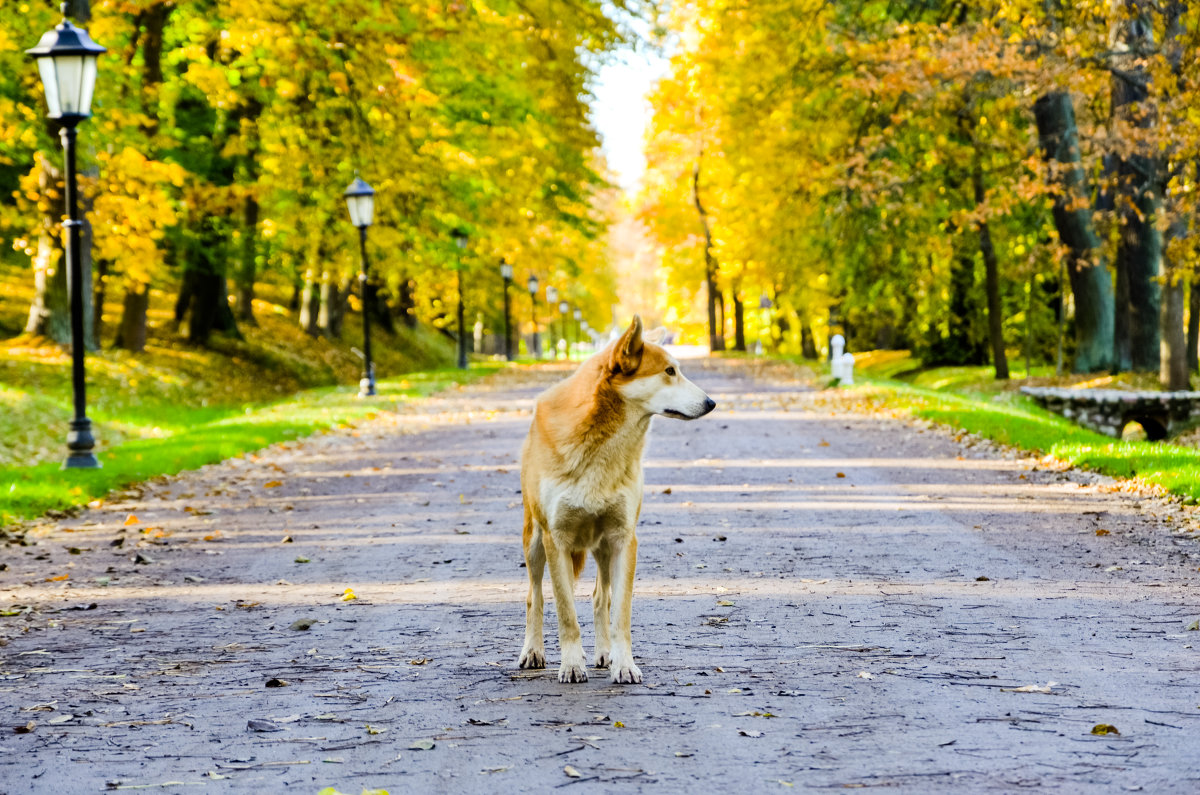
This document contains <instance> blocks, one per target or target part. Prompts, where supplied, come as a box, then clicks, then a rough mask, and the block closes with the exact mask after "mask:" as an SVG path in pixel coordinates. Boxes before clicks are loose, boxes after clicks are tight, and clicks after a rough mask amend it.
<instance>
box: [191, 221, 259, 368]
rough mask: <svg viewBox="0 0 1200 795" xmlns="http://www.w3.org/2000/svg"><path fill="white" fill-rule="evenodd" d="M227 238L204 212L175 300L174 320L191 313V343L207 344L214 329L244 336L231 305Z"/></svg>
mask: <svg viewBox="0 0 1200 795" xmlns="http://www.w3.org/2000/svg"><path fill="white" fill-rule="evenodd" d="M227 243H228V241H227V239H226V237H225V235H224V233H223V232H222V231H221V228H220V224H219V221H218V219H216V218H215V217H213V216H211V215H205V216H204V217H203V219H202V220H201V221H200V223H199V225H198V226H197V228H196V229H195V231H194V232H193V233H192V235H191V239H190V240H189V241H188V246H187V254H186V260H185V263H184V273H183V283H182V285H181V286H180V291H179V299H178V300H177V301H176V302H175V321H176V322H177V323H178V322H181V321H182V320H183V318H184V317H185V316H188V336H187V338H188V342H191V343H192V344H195V345H207V344H208V340H209V337H210V336H211V335H212V332H214V331H219V332H222V333H224V334H227V335H229V336H231V337H235V338H237V339H241V338H242V335H241V332H240V331H238V327H237V319H236V318H235V317H234V316H233V310H232V309H230V308H229V285H228V284H227V283H226V281H225V270H224V269H225V253H226V250H227Z"/></svg>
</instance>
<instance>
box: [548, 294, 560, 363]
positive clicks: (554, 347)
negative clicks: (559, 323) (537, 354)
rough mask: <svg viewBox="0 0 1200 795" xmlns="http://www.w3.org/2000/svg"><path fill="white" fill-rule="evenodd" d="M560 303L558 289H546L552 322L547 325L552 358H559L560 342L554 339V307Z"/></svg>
mask: <svg viewBox="0 0 1200 795" xmlns="http://www.w3.org/2000/svg"><path fill="white" fill-rule="evenodd" d="M557 303H558V288H557V287H554V286H549V287H547V288H546V306H548V307H549V308H550V322H549V324H547V327H546V333H547V334H549V335H550V357H551V358H553V359H557V358H558V341H557V340H555V339H554V305H555V304H557Z"/></svg>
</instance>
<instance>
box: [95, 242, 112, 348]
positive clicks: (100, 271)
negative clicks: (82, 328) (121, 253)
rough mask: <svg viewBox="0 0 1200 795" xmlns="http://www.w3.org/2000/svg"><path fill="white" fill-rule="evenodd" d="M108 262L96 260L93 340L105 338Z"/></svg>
mask: <svg viewBox="0 0 1200 795" xmlns="http://www.w3.org/2000/svg"><path fill="white" fill-rule="evenodd" d="M108 271H109V262H108V260H104V259H101V260H96V279H95V281H94V282H93V284H92V339H94V340H96V341H97V343H98V342H99V340H100V339H102V338H103V334H102V332H103V330H104V329H103V326H104V300H105V295H104V292H105V289H106V288H107V287H108V284H107V277H108Z"/></svg>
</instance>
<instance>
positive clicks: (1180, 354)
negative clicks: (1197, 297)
mask: <svg viewBox="0 0 1200 795" xmlns="http://www.w3.org/2000/svg"><path fill="white" fill-rule="evenodd" d="M1186 6H1187V3H1186V2H1183V0H1168V2H1166V3H1164V4H1163V5H1162V13H1163V17H1164V22H1165V24H1164V26H1163V45H1164V50H1165V52H1166V55H1167V61H1168V62H1169V63H1170V64H1171V71H1172V73H1173V75H1174V76H1175V85H1174V89H1168V90H1167V91H1166V92H1164V93H1167V94H1169V93H1172V91H1173V90H1182V89H1183V87H1184V86H1183V84H1182V79H1181V77H1182V69H1183V41H1182V37H1183V35H1184V29H1183V25H1182V23H1181V20H1182V18H1183V14H1184V12H1185V11H1186ZM1172 121H1174V120H1172ZM1157 159H1158V160H1159V162H1158V173H1159V174H1161V175H1162V177H1163V182H1162V183H1160V184H1159V185H1158V186H1157V191H1158V193H1159V195H1160V196H1162V197H1163V202H1164V206H1165V208H1166V209H1167V214H1168V216H1169V217H1170V218H1171V222H1170V224H1169V225H1168V227H1167V229H1166V232H1165V234H1164V240H1163V251H1164V252H1165V253H1166V254H1167V256H1165V257H1164V259H1163V276H1164V283H1163V297H1162V311H1161V313H1160V315H1159V322H1160V326H1159V333H1160V334H1161V338H1162V350H1161V354H1160V357H1159V373H1158V378H1159V382H1160V383H1162V385H1163V386H1164V387H1166V388H1167V389H1170V390H1183V389H1187V388H1188V387H1189V384H1188V375H1189V373H1190V372H1191V361H1192V360H1190V359H1188V353H1187V343H1188V340H1187V335H1186V333H1185V331H1184V326H1183V315H1184V309H1183V304H1184V298H1183V284H1184V269H1183V267H1182V265H1181V263H1179V262H1177V261H1176V258H1174V257H1171V256H1169V253H1170V252H1171V250H1172V249H1171V243H1172V241H1176V240H1180V239H1182V238H1183V237H1184V236H1185V235H1187V231H1188V230H1187V227H1188V219H1187V218H1186V217H1184V216H1183V214H1182V208H1181V207H1180V206H1179V205H1180V204H1181V202H1180V201H1179V197H1178V196H1177V195H1175V193H1173V192H1172V189H1171V184H1172V183H1173V182H1174V179H1173V178H1175V177H1181V176H1183V173H1182V168H1181V165H1182V164H1181V163H1180V162H1179V161H1178V160H1177V161H1175V162H1174V163H1172V162H1171V160H1170V159H1169V158H1168V157H1167V156H1166V155H1165V154H1160V155H1159V156H1158V158H1157ZM1189 162H1190V161H1189Z"/></svg>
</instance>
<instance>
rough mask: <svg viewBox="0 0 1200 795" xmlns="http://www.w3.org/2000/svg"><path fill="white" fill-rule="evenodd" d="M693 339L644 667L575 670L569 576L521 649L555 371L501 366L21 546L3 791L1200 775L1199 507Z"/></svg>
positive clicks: (647, 605) (1085, 786)
mask: <svg viewBox="0 0 1200 795" xmlns="http://www.w3.org/2000/svg"><path fill="white" fill-rule="evenodd" d="M688 369H689V370H690V373H691V375H692V376H693V379H694V380H695V381H697V383H699V384H701V385H702V386H703V387H705V388H707V389H708V390H709V392H710V394H711V395H712V396H713V397H714V398H715V399H716V400H717V401H718V402H719V404H720V405H719V406H718V408H717V410H716V411H715V412H714V413H713V414H711V415H709V416H708V417H706V418H704V419H702V420H700V421H697V422H693V423H684V422H678V421H673V420H665V419H661V418H660V419H656V420H655V423H654V428H653V430H652V431H651V439H650V444H649V448H648V453H647V459H646V483H647V486H646V497H645V505H644V508H643V514H642V521H641V523H640V528H639V538H640V541H641V543H640V562H639V570H638V578H637V586H636V593H635V599H634V621H633V626H634V635H633V638H634V653H635V656H636V658H637V662H638V665H639V666H640V667H641V670H642V673H643V676H644V681H643V683H642V684H641V685H623V686H616V685H612V684H610V683H609V682H608V679H607V677H606V676H605V675H603V674H602V673H601V672H595V675H593V676H592V678H591V680H590V681H589V682H587V683H585V684H577V685H565V684H560V683H558V681H556V668H557V664H558V655H557V643H556V637H555V632H554V629H553V628H554V626H555V625H554V621H553V604H552V603H551V604H549V605H547V652H548V654H549V657H550V661H549V666H548V667H547V669H546V670H544V671H521V670H519V669H518V668H517V666H516V659H517V654H518V652H519V650H520V646H521V641H522V632H523V627H524V594H525V587H526V586H525V583H526V579H525V570H524V569H523V567H522V566H523V563H522V556H521V546H520V524H521V516H520V510H521V509H520V496H519V479H518V467H517V455H518V450H519V445H520V441H521V439H522V438H523V436H524V433H525V430H526V428H527V426H528V422H529V411H530V407H531V401H532V398H533V397H534V395H535V394H536V393H537V392H538V391H539V390H540V389H541V388H543V387H544V386H545V385H546V384H548V383H550V382H551V381H553V380H554V379H556V378H558V377H561V375H562V374H563V371H562V370H561V369H557V370H556V369H554V368H543V369H542V370H540V371H533V372H529V371H523V372H518V373H507V374H502V375H501V376H498V377H496V378H494V379H492V380H490V381H488V382H486V383H484V384H480V385H476V386H473V387H470V388H467V389H462V390H458V391H454V392H451V393H448V394H445V395H443V396H441V397H438V398H433V399H430V400H428V401H426V402H424V403H422V404H421V405H420V406H418V407H415V408H414V409H413V411H412V412H411V413H407V414H401V415H389V416H384V417H380V418H378V419H377V420H375V421H373V422H372V423H369V424H367V425H364V426H361V427H359V428H357V429H346V430H343V431H340V432H337V433H333V434H328V435H323V436H318V437H315V438H313V439H309V440H305V441H302V442H298V443H294V444H288V445H284V446H281V447H277V448H272V449H270V450H267V451H263V452H262V453H261V454H259V455H257V456H254V457H250V458H247V459H239V460H233V461H229V462H227V463H225V464H221V465H217V466H211V467H207V468H205V469H203V470H201V471H198V472H194V473H189V474H185V475H182V476H180V477H177V478H172V479H170V480H163V481H162V482H157V483H152V484H148V485H147V486H146V487H145V488H144V489H142V490H140V491H138V492H134V493H130V494H127V495H125V496H124V497H123V498H121V499H119V500H114V501H113V502H111V503H109V504H107V505H105V506H103V507H100V508H97V509H93V510H89V511H87V512H86V513H84V514H83V515H81V516H80V517H78V518H75V519H69V520H64V521H62V522H59V523H57V524H54V525H49V526H46V527H43V528H40V529H38V530H37V531H35V532H32V533H31V534H30V536H29V541H30V543H31V544H32V545H31V546H25V547H19V546H10V547H7V548H3V549H0V566H4V568H3V570H2V571H0V612H3V613H4V614H5V615H4V616H3V617H0V643H4V644H5V645H2V646H0V792H2V793H6V794H9V793H11V794H12V795H16V794H17V793H56V795H61V794H62V793H87V792H101V791H105V790H112V789H148V790H150V791H158V792H181V793H190V792H206V791H207V792H256V793H257V792H262V793H277V792H304V793H315V792H316V791H317V790H319V789H320V788H322V787H326V786H336V787H337V788H338V789H339V790H341V791H343V792H347V793H358V792H360V791H361V790H362V789H364V788H368V787H371V788H373V787H379V788H386V789H389V790H390V791H391V792H392V793H393V795H395V793H399V792H421V793H426V792H448V793H457V792H493V791H508V792H517V791H521V792H532V791H547V790H549V789H551V788H557V787H569V788H579V789H584V790H588V791H593V792H608V791H620V792H636V791H641V790H645V791H648V792H649V791H654V792H685V791H686V792H710V791H719V790H721V789H727V790H731V791H735V792H771V791H776V790H787V789H790V788H807V789H827V788H828V789H833V788H846V787H888V788H890V789H892V790H893V791H900V792H912V793H924V792H933V791H945V792H950V791H955V792H958V791H997V792H1013V791H1016V790H1019V789H1024V788H1039V789H1042V790H1052V791H1059V792H1082V791H1087V792H1124V791H1145V792H1155V793H1161V792H1196V791H1200V756H1198V755H1197V754H1196V752H1195V747H1196V738H1197V734H1198V732H1200V676H1198V672H1200V654H1198V652H1197V650H1196V649H1194V648H1193V645H1194V643H1195V641H1196V640H1197V639H1200V632H1195V631H1189V630H1188V629H1187V628H1188V626H1189V625H1192V622H1194V621H1196V620H1197V618H1200V604H1197V597H1198V596H1200V579H1198V578H1200V572H1198V571H1197V567H1198V566H1200V546H1198V545H1197V543H1196V542H1195V541H1194V540H1193V536H1194V535H1197V534H1196V533H1193V532H1191V530H1192V528H1194V526H1195V517H1194V516H1193V515H1192V514H1191V512H1190V511H1189V509H1185V508H1183V507H1181V506H1178V505H1176V504H1173V503H1168V502H1166V501H1162V500H1158V499H1155V498H1152V497H1147V496H1145V495H1139V494H1136V493H1129V492H1125V491H1122V490H1121V489H1120V488H1119V487H1118V485H1116V484H1113V483H1112V482H1111V481H1108V480H1106V479H1104V478H1100V477H1096V476H1092V475H1088V474H1083V473H1063V472H1058V471H1054V470H1053V469H1047V468H1045V467H1044V466H1041V465H1039V463H1038V462H1037V461H1033V460H1030V459H1024V458H1020V457H1017V456H1014V455H1011V454H1009V455H1005V454H1004V453H1003V452H999V451H995V450H993V449H989V448H987V447H986V446H978V445H976V446H972V445H970V444H968V443H965V442H962V441H955V440H954V439H952V438H950V436H949V435H948V434H946V433H944V432H940V431H936V430H925V429H921V428H914V427H912V426H911V425H905V424H903V423H900V422H897V421H895V420H890V419H886V418H881V417H874V416H856V415H849V414H845V413H843V412H841V411H839V410H837V409H836V404H829V403H828V402H827V401H826V400H825V399H824V398H822V397H821V396H820V395H819V394H818V393H815V392H813V391H811V390H810V389H809V388H807V387H806V386H805V385H804V384H802V383H800V382H798V381H794V380H791V379H789V378H788V377H786V375H780V374H779V373H778V372H774V373H771V372H766V371H765V370H762V369H761V368H758V367H756V366H755V365H753V364H748V363H745V362H741V363H738V362H712V363H702V362H699V361H697V362H694V363H689V365H688ZM131 517H135V518H131ZM593 565H594V564H592V563H591V562H590V561H589V563H588V569H587V571H586V572H585V574H584V577H583V579H582V580H581V582H580V586H579V589H578V596H579V604H580V611H579V612H580V615H581V617H582V619H581V620H582V623H583V627H584V643H585V649H588V650H589V653H590V638H591V629H592V628H591V620H590V618H591V610H590V607H589V606H588V605H587V604H586V602H587V601H588V599H589V598H590V590H591V580H592V574H593ZM64 575H65V578H64ZM346 589H351V591H350V593H352V594H353V595H354V596H355V597H356V598H353V599H346V598H345V597H347V596H348V595H349V594H348V593H347V590H346ZM547 596H548V598H549V589H547ZM1105 724H1107V725H1109V726H1112V727H1115V730H1116V731H1119V734H1116V733H1109V734H1094V733H1093V727H1096V726H1099V725H1105Z"/></svg>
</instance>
